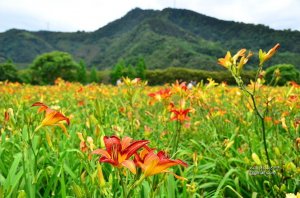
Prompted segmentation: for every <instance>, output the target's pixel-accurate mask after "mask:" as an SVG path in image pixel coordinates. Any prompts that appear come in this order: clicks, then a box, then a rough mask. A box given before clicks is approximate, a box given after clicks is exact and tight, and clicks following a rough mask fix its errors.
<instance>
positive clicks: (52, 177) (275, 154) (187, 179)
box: [0, 79, 300, 198]
mask: <svg viewBox="0 0 300 198" xmlns="http://www.w3.org/2000/svg"><path fill="white" fill-rule="evenodd" d="M253 86H254V84H250V85H248V86H247V88H249V89H251V87H253ZM255 86H256V94H255V101H256V103H255V105H256V108H257V109H258V110H259V111H263V112H264V117H263V118H264V120H263V121H264V124H265V125H264V127H265V131H266V137H265V138H266V143H267V148H268V152H269V156H268V157H269V159H270V165H271V166H269V164H268V160H267V157H266V154H265V150H264V144H263V137H262V133H261V127H260V126H261V123H260V122H261V120H260V119H259V117H257V115H256V112H255V111H254V108H253V101H252V100H250V99H249V97H248V96H247V95H245V94H243V92H242V90H241V89H239V88H238V87H229V86H227V85H226V84H225V83H222V84H217V83H215V82H214V81H213V80H211V79H210V80H209V83H207V84H201V83H199V84H197V86H195V87H193V88H192V89H187V86H186V84H185V83H184V82H174V83H173V84H166V85H164V86H159V87H150V86H147V85H146V83H145V82H142V81H140V80H139V79H134V80H130V79H124V83H123V84H122V85H120V86H110V85H97V84H91V85H81V84H76V83H68V82H64V81H63V80H61V79H58V80H57V81H56V82H55V85H53V86H32V85H22V84H18V83H7V82H3V83H1V84H0V101H1V102H0V112H1V115H2V116H0V129H1V131H0V134H1V139H0V159H1V160H0V197H31V198H32V197H267V196H268V197H275V195H276V196H278V197H284V196H285V195H286V194H288V193H292V194H297V192H299V191H300V183H299V182H300V176H299V175H300V157H299V156H300V155H299V154H300V151H299V149H300V148H299V147H300V134H299V125H300V113H299V112H300V111H299V108H300V99H299V93H300V89H299V85H297V84H296V83H291V84H290V85H288V86H285V87H267V86H264V85H262V84H259V83H256V84H255ZM289 195H291V194H289ZM295 196H296V195H295Z"/></svg>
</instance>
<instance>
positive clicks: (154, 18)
mask: <svg viewBox="0 0 300 198" xmlns="http://www.w3.org/2000/svg"><path fill="white" fill-rule="evenodd" d="M94 20H96V19H94ZM276 43H280V44H281V48H280V50H279V53H278V54H276V56H275V57H274V58H273V59H272V60H271V61H270V62H269V64H270V65H271V64H278V63H291V64H294V65H295V66H296V67H297V68H300V32H299V31H290V30H283V31H276V30H273V29H271V28H269V27H267V26H264V25H253V24H245V23H238V22H233V21H224V20H219V19H216V18H212V17H209V16H205V15H202V14H199V13H196V12H193V11H190V10H185V9H171V8H166V9H164V10H162V11H158V10H142V9H139V8H135V9H133V10H131V11H130V12H128V13H127V14H126V15H125V16H124V17H122V18H120V19H118V20H115V21H113V22H111V23H109V24H107V25H106V26H104V27H102V28H100V29H98V30H96V31H94V32H81V31H78V32H73V33H65V32H50V31H38V32H30V31H26V30H17V29H12V30H9V31H6V32H4V33H0V46H1V48H0V62H3V61H5V60H6V59H12V60H13V61H14V62H15V63H17V64H18V65H21V66H28V65H29V64H30V63H32V61H33V60H34V58H35V57H36V56H38V55H40V54H42V53H45V52H50V51H53V50H60V51H66V52H68V53H70V54H72V55H73V57H74V58H75V59H76V60H80V59H83V60H85V61H86V63H87V64H88V66H96V67H97V68H99V69H105V68H111V67H112V66H113V65H115V64H116V63H117V62H118V60H120V59H123V60H125V61H127V62H128V63H134V62H135V61H136V60H137V59H138V58H140V57H142V58H144V60H145V62H146V65H147V67H148V68H150V69H154V68H166V67H169V66H175V67H176V66H180V67H188V68H199V69H206V70H214V69H220V67H219V66H218V65H217V63H216V62H217V59H218V58H219V57H223V56H224V55H225V53H226V52H227V50H230V51H232V52H233V53H234V52H235V51H237V50H238V49H240V48H247V49H251V50H253V51H254V52H257V51H258V49H260V48H261V49H263V50H265V51H267V50H268V49H270V48H271V47H273V46H274V45H275V44H276ZM256 62H257V60H256V59H255V58H253V59H252V60H251V62H250V63H249V65H250V66H248V68H251V67H256Z"/></svg>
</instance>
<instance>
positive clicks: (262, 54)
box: [258, 43, 280, 65]
mask: <svg viewBox="0 0 300 198" xmlns="http://www.w3.org/2000/svg"><path fill="white" fill-rule="evenodd" d="M279 48H280V44H279V43H277V44H276V45H275V46H274V47H273V48H272V49H270V50H269V51H268V53H266V52H263V51H262V50H261V49H260V50H259V54H258V56H259V65H262V64H263V63H264V62H266V61H267V60H269V59H270V58H271V57H272V56H273V55H274V54H275V52H276V51H277V50H278V49H279Z"/></svg>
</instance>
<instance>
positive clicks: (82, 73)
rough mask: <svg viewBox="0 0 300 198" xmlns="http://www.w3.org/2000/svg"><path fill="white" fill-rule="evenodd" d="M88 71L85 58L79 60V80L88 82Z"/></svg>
mask: <svg viewBox="0 0 300 198" xmlns="http://www.w3.org/2000/svg"><path fill="white" fill-rule="evenodd" d="M87 80H88V79H87V71H86V64H85V62H84V61H83V60H80V61H79V68H78V71H77V81H78V82H80V83H82V84H86V83H87Z"/></svg>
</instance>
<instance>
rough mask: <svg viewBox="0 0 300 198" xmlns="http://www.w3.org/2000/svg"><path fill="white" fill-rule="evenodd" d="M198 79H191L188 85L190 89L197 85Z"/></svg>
mask: <svg viewBox="0 0 300 198" xmlns="http://www.w3.org/2000/svg"><path fill="white" fill-rule="evenodd" d="M196 84H197V83H196V81H195V80H191V81H190V82H189V84H188V85H187V88H188V89H193V87H194V86H196Z"/></svg>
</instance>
